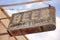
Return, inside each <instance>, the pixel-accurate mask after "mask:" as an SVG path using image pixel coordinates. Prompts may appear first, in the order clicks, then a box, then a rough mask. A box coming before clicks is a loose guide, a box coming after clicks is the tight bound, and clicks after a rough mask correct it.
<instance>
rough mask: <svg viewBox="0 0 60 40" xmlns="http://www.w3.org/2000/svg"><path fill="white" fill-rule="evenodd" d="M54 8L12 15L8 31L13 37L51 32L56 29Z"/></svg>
mask: <svg viewBox="0 0 60 40" xmlns="http://www.w3.org/2000/svg"><path fill="white" fill-rule="evenodd" d="M55 19H56V18H55V7H53V6H51V7H45V8H39V9H34V10H30V11H25V12H20V13H15V14H13V15H12V18H11V22H10V24H9V29H10V31H11V32H12V33H13V34H14V35H22V34H31V33H37V32H44V31H51V30H54V29H55V28H56V22H55Z"/></svg>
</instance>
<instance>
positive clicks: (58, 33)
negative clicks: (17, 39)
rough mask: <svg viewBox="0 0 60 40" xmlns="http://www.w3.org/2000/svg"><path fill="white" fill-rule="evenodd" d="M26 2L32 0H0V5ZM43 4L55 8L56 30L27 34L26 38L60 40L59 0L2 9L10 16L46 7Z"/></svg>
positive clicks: (32, 39) (31, 39)
mask: <svg viewBox="0 0 60 40" xmlns="http://www.w3.org/2000/svg"><path fill="white" fill-rule="evenodd" d="M26 1H34V0H1V1H0V4H10V3H22V2H26ZM45 3H48V4H50V5H52V6H54V7H55V8H56V30H54V31H49V32H43V33H35V34H29V35H26V36H27V37H28V38H29V40H60V0H51V1H48V2H47V1H45V2H39V3H34V4H29V5H20V6H13V7H3V8H4V9H5V10H6V12H7V13H8V14H9V15H10V16H11V15H12V14H13V13H16V12H21V11H26V10H32V9H37V8H41V7H47V6H48V5H47V4H45ZM11 9H14V10H11ZM18 9H19V10H18Z"/></svg>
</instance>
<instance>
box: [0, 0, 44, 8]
mask: <svg viewBox="0 0 60 40" xmlns="http://www.w3.org/2000/svg"><path fill="white" fill-rule="evenodd" d="M43 1H44V0H37V1H31V2H24V3H16V4H4V5H3V4H2V5H0V7H8V6H17V5H18V6H19V5H25V4H32V3H37V2H43Z"/></svg>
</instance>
